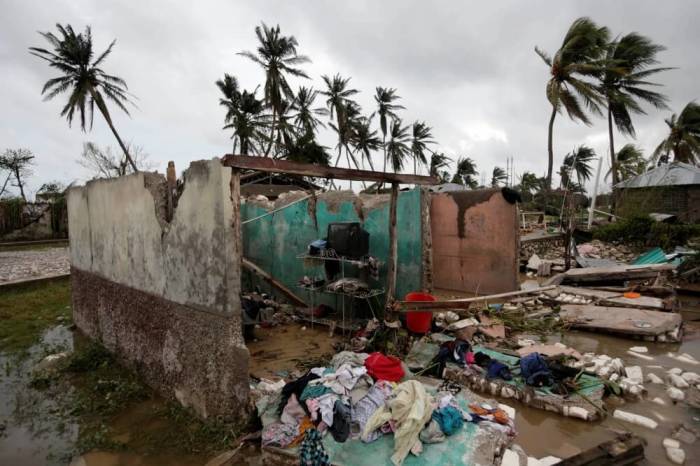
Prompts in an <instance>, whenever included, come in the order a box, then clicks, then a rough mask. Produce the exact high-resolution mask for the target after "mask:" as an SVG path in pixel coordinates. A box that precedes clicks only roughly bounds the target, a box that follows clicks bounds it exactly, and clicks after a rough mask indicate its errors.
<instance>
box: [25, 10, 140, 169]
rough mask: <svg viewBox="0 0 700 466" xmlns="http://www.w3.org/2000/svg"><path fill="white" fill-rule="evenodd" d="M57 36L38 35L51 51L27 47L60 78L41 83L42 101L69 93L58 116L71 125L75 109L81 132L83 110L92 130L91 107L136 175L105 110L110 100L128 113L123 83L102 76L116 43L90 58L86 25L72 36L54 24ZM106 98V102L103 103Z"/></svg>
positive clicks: (62, 27) (83, 119)
mask: <svg viewBox="0 0 700 466" xmlns="http://www.w3.org/2000/svg"><path fill="white" fill-rule="evenodd" d="M56 28H57V29H58V32H59V35H60V37H58V36H56V35H54V34H53V33H51V32H40V33H39V34H41V36H42V37H43V38H44V39H46V40H47V41H48V42H49V44H51V46H52V47H53V51H49V50H47V49H43V48H40V47H30V48H29V50H30V53H31V54H32V55H34V56H36V57H39V58H41V59H43V60H46V61H47V62H48V63H49V66H50V67H51V68H56V69H57V70H58V71H59V72H60V73H61V76H57V77H55V78H52V79H49V80H48V81H46V83H45V84H44V87H43V89H42V90H41V94H42V95H44V94H45V97H44V100H51V99H53V98H54V97H56V96H57V95H59V94H62V93H64V92H69V93H70V96H69V97H68V102H67V103H66V105H65V106H64V107H63V110H61V116H65V117H66V119H67V120H68V126H70V125H71V123H72V122H73V116H74V115H75V112H76V110H77V111H78V113H79V114H80V128H81V129H82V130H83V131H85V125H86V119H85V107H86V106H87V110H88V112H89V118H90V122H89V123H90V129H92V119H93V110H94V108H95V106H97V109H98V110H99V111H100V113H101V114H102V116H103V117H104V119H105V121H106V122H107V125H108V126H109V129H111V130H112V134H114V137H115V138H117V142H118V143H119V146H120V147H121V149H122V150H123V151H124V156H125V157H126V159H127V160H128V161H129V164H130V165H131V168H132V169H133V170H134V171H135V172H137V171H138V168H137V167H136V164H135V163H134V160H133V159H132V158H131V155H129V150H128V149H127V146H126V144H124V142H123V141H122V139H121V137H119V134H118V133H117V130H116V129H115V128H114V123H113V122H112V116H111V115H110V113H109V109H108V108H107V102H106V100H109V101H111V102H112V103H114V105H116V106H117V107H119V108H120V109H121V110H122V111H123V112H124V113H126V114H127V115H128V114H129V111H128V110H127V109H126V104H128V103H130V100H129V93H128V91H127V86H126V82H125V81H124V80H123V79H122V78H119V77H117V76H113V75H109V74H107V73H105V72H104V71H103V70H102V68H101V67H100V65H102V63H103V62H104V61H105V59H106V58H107V57H108V56H109V54H110V53H111V52H112V47H114V44H115V43H116V40H113V41H112V43H111V44H109V47H107V49H106V50H105V51H104V52H102V53H101V54H100V55H99V56H98V57H97V58H95V59H93V58H94V53H93V50H92V32H91V30H90V26H87V27H86V28H85V31H84V32H82V33H78V34H76V33H75V31H73V28H72V27H71V25H69V24H67V25H65V26H62V25H61V24H56ZM105 99H106V100H105Z"/></svg>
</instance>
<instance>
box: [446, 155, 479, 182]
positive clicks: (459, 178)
mask: <svg viewBox="0 0 700 466" xmlns="http://www.w3.org/2000/svg"><path fill="white" fill-rule="evenodd" d="M478 175H479V172H478V171H476V162H474V161H473V160H472V159H471V158H470V157H460V158H458V159H457V167H456V169H455V174H454V176H453V177H452V182H453V183H457V184H461V185H464V186H467V187H468V188H470V189H476V188H477V186H478V185H479V182H478V181H477V180H476V177H477V176H478Z"/></svg>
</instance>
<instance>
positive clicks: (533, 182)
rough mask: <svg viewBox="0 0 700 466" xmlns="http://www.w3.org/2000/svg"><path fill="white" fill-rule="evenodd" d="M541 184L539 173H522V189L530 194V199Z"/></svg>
mask: <svg viewBox="0 0 700 466" xmlns="http://www.w3.org/2000/svg"><path fill="white" fill-rule="evenodd" d="M539 184H540V183H539V179H538V178H537V175H535V174H534V173H532V172H524V173H523V174H522V175H520V191H521V192H523V193H526V194H528V195H529V196H530V200H532V195H533V193H534V192H537V188H538V187H539Z"/></svg>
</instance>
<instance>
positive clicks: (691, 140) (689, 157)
mask: <svg viewBox="0 0 700 466" xmlns="http://www.w3.org/2000/svg"><path fill="white" fill-rule="evenodd" d="M665 121H666V125H668V127H669V129H670V133H669V135H668V136H667V137H666V139H664V140H663V141H661V144H659V145H658V147H657V148H656V150H654V153H653V155H652V160H653V161H658V162H659V163H662V162H663V163H668V162H669V160H670V159H669V157H670V154H671V152H673V161H674V162H684V163H690V164H700V105H698V104H696V103H695V102H690V103H688V105H686V106H685V108H684V109H683V111H682V112H681V113H680V115H678V116H676V114H675V113H674V114H673V115H671V118H668V119H666V120H665Z"/></svg>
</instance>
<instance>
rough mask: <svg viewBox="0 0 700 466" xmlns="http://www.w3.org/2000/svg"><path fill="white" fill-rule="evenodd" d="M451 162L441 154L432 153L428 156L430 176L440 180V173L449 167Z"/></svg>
mask: <svg viewBox="0 0 700 466" xmlns="http://www.w3.org/2000/svg"><path fill="white" fill-rule="evenodd" d="M451 161H452V159H450V158H449V157H448V156H446V155H445V154H443V153H442V152H440V153H436V152H433V153H432V154H430V168H429V173H430V176H436V177H438V178H442V173H443V172H444V169H445V168H447V167H449V165H450V162H451Z"/></svg>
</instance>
